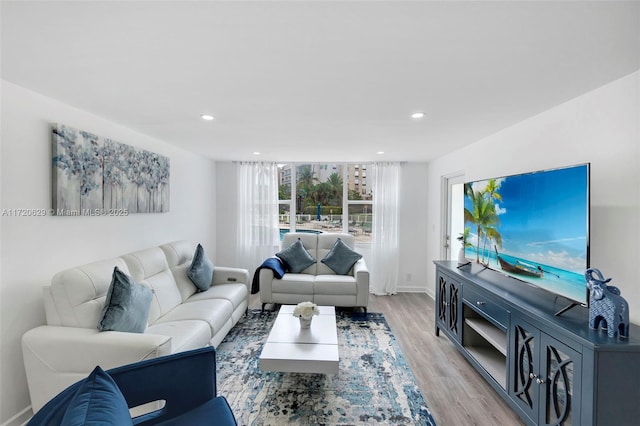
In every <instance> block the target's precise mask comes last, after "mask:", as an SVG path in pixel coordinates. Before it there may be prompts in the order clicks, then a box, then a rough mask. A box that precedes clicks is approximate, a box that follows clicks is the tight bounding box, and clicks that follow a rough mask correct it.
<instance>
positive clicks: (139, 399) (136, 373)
mask: <svg viewBox="0 0 640 426" xmlns="http://www.w3.org/2000/svg"><path fill="white" fill-rule="evenodd" d="M106 373H107V374H108V375H109V376H110V377H111V378H112V379H113V381H115V384H116V385H117V387H118V388H119V389H120V392H121V393H122V395H123V396H124V399H125V400H126V403H127V405H128V406H129V408H132V407H137V406H139V405H142V404H146V403H149V402H153V401H160V400H164V401H165V404H164V406H163V407H162V408H160V409H158V410H156V411H153V412H151V413H148V414H143V415H141V416H138V417H134V418H133V419H132V424H134V425H180V426H189V425H198V426H200V425H213V424H215V425H236V424H237V423H236V420H235V417H234V416H233V413H232V411H231V408H230V407H229V404H228V403H227V400H226V399H225V398H224V397H223V396H217V395H216V394H217V392H216V362H215V349H214V348H212V347H206V348H202V349H196V350H192V351H187V352H180V353H176V354H172V355H168V356H163V357H159V358H153V359H149V360H145V361H140V362H137V363H134V364H129V365H125V366H122V367H118V368H114V369H111V370H107V371H106ZM86 380H87V379H83V380H81V381H79V382H77V383H75V384H73V385H71V386H69V387H68V388H67V389H65V390H64V391H62V392H61V393H60V394H58V395H57V396H56V397H54V398H53V399H52V400H51V401H49V402H48V403H47V404H45V405H44V406H43V407H42V408H41V409H40V410H39V411H38V412H37V413H36V415H35V416H34V417H33V418H32V419H31V420H30V421H29V423H28V426H40V425H47V426H50V425H59V424H60V423H61V421H62V419H63V417H64V416H65V412H66V411H67V408H68V407H69V405H70V403H71V401H72V399H73V398H74V395H76V392H77V391H78V389H79V388H80V387H81V386H82V384H83V382H85V381H86ZM102 420H103V421H104V422H105V424H108V423H109V420H110V419H102Z"/></svg>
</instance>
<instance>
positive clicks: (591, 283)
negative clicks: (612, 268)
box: [584, 268, 629, 339]
mask: <svg viewBox="0 0 640 426" xmlns="http://www.w3.org/2000/svg"><path fill="white" fill-rule="evenodd" d="M584 276H585V279H586V281H587V287H588V288H589V327H590V328H592V329H595V330H597V329H598V327H599V326H600V324H601V323H602V322H604V324H603V325H602V329H603V330H607V335H608V336H609V337H616V336H619V337H620V338H622V339H624V338H627V337H629V304H628V303H627V301H626V300H625V299H624V298H623V297H622V296H621V295H620V289H619V288H618V287H615V286H611V285H607V283H608V282H609V281H611V278H607V279H606V280H605V279H604V277H603V275H602V273H601V272H600V271H599V270H598V269H595V268H591V269H587V271H586V272H585V274H584Z"/></svg>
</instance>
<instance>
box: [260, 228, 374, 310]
mask: <svg viewBox="0 0 640 426" xmlns="http://www.w3.org/2000/svg"><path fill="white" fill-rule="evenodd" d="M298 238H299V239H300V240H301V241H302V244H303V246H304V248H305V249H306V250H307V251H308V252H309V254H310V255H311V256H312V257H313V258H315V260H316V262H315V263H313V264H312V265H311V266H309V267H308V268H306V269H305V270H303V271H302V272H301V273H291V272H286V273H285V274H284V275H283V276H282V278H280V279H279V278H276V277H275V276H274V273H273V270H271V269H268V268H263V269H260V271H259V273H260V282H259V284H260V301H261V302H262V307H263V309H264V306H265V305H266V304H271V303H274V304H297V303H300V302H306V301H310V302H314V303H316V304H318V305H330V306H342V307H361V308H364V310H365V312H366V310H367V305H368V303H369V270H368V269H367V265H366V262H365V260H364V258H363V259H360V260H358V261H357V262H356V263H355V264H354V265H353V267H352V268H351V269H350V270H349V272H348V273H347V274H346V275H338V274H336V273H335V272H334V271H333V270H332V269H331V268H329V267H328V266H327V265H326V264H324V263H322V259H323V258H324V257H325V256H326V255H327V254H328V253H329V252H330V251H331V248H332V247H333V245H334V244H335V243H336V240H337V239H338V238H340V239H341V240H342V241H343V242H344V243H345V244H346V245H347V246H348V247H349V248H351V249H353V248H354V245H355V237H354V236H353V235H350V234H343V233H320V234H314V233H307V232H289V233H287V234H285V235H284V237H283V239H282V248H283V249H284V248H286V247H289V246H290V245H291V244H293V243H294V242H295V241H296V240H297V239H298Z"/></svg>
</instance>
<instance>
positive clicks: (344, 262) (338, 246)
mask: <svg viewBox="0 0 640 426" xmlns="http://www.w3.org/2000/svg"><path fill="white" fill-rule="evenodd" d="M361 258H362V255H361V254H359V253H356V252H355V251H353V250H351V249H350V248H349V246H348V245H346V244H345V243H344V241H342V240H341V239H340V238H338V239H337V240H336V242H335V243H334V244H333V247H331V251H330V252H329V253H327V255H326V256H325V257H324V259H322V260H321V262H322V263H324V264H325V265H327V266H328V267H329V268H331V270H332V271H333V272H335V273H336V274H338V275H347V274H348V273H349V271H350V270H351V268H352V267H353V265H355V263H356V262H357V261H358V260H360V259H361Z"/></svg>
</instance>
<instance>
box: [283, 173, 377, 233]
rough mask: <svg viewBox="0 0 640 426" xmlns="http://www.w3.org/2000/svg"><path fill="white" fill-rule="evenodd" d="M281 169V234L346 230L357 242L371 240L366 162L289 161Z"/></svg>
mask: <svg viewBox="0 0 640 426" xmlns="http://www.w3.org/2000/svg"><path fill="white" fill-rule="evenodd" d="M278 170H279V177H278V179H279V180H278V182H279V191H278V194H279V218H280V219H279V223H280V235H281V237H282V235H283V234H284V233H286V232H289V231H294V230H295V231H302V232H332V233H340V232H344V233H349V234H351V235H353V236H355V238H356V242H357V243H360V244H369V243H371V225H372V221H373V217H372V200H373V198H372V194H371V193H370V192H367V191H366V173H365V172H364V170H366V165H363V164H340V163H336V164H324V163H323V164H320V163H287V164H280V165H279V166H278ZM359 171H363V172H362V173H359ZM358 175H360V176H358ZM293 182H295V185H293V184H292V183H293ZM345 182H346V184H345ZM292 188H293V189H292ZM292 191H295V192H292Z"/></svg>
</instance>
